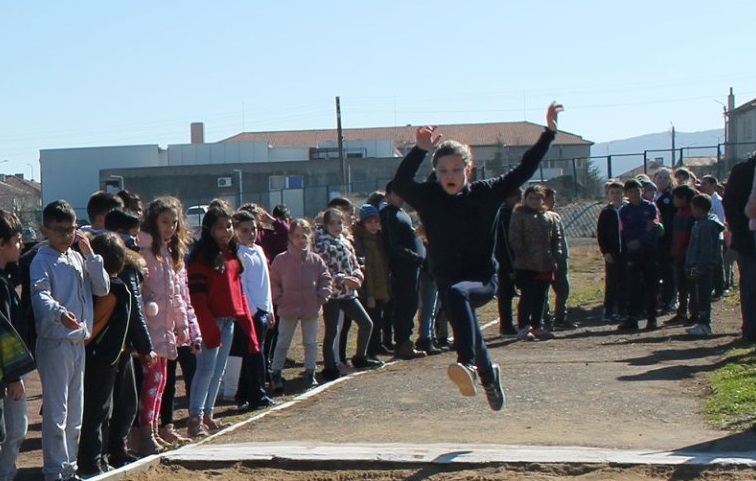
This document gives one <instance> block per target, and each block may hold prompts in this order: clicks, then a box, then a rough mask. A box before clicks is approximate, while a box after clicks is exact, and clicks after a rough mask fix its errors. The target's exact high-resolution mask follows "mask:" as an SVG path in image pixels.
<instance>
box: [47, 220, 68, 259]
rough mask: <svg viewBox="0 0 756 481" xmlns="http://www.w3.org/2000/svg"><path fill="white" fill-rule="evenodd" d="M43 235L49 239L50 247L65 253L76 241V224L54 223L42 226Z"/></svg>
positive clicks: (66, 222)
mask: <svg viewBox="0 0 756 481" xmlns="http://www.w3.org/2000/svg"><path fill="white" fill-rule="evenodd" d="M42 233H43V234H44V235H45V237H47V240H48V241H49V245H50V247H52V248H53V249H55V250H56V251H58V252H65V251H66V250H68V249H69V248H70V247H71V246H72V245H73V243H74V240H75V239H76V224H75V221H70V220H64V221H61V222H55V221H53V222H50V223H49V224H48V225H43V226H42Z"/></svg>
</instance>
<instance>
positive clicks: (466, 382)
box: [446, 362, 478, 396]
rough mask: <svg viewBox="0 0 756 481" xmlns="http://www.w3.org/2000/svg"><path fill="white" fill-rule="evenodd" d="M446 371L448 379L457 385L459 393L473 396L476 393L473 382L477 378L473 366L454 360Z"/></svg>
mask: <svg viewBox="0 0 756 481" xmlns="http://www.w3.org/2000/svg"><path fill="white" fill-rule="evenodd" d="M446 373H447V375H448V376H449V379H451V380H452V382H453V383H454V384H456V385H457V387H458V388H459V392H460V394H462V395H463V396H475V394H476V393H477V389H476V388H475V382H476V381H477V379H478V372H477V370H476V369H475V368H474V367H472V366H465V365H464V364H461V363H458V362H455V363H454V364H450V365H449V368H448V369H447V370H446Z"/></svg>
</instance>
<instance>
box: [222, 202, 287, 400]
mask: <svg viewBox="0 0 756 481" xmlns="http://www.w3.org/2000/svg"><path fill="white" fill-rule="evenodd" d="M233 222H234V231H235V233H236V237H237V239H238V242H239V246H238V249H239V251H238V252H239V257H240V258H241V260H242V267H243V271H242V274H241V283H242V288H243V291H244V296H245V299H246V301H247V305H248V307H249V312H250V313H251V314H252V321H253V323H254V325H255V326H254V327H255V335H256V336H257V340H258V343H259V344H260V347H261V349H260V350H259V351H254V352H250V351H249V338H248V336H247V334H246V332H245V331H244V330H243V329H239V332H237V331H236V329H234V338H235V343H236V344H237V347H236V348H233V347H232V350H234V349H239V350H240V351H241V352H239V354H241V357H242V366H241V370H240V372H239V384H238V385H237V390H236V400H237V405H239V406H240V407H242V408H247V409H257V408H262V407H267V406H272V405H273V404H274V402H273V400H272V399H270V398H269V397H268V393H267V392H266V391H265V379H266V378H267V370H268V366H269V364H270V361H271V360H272V357H273V356H272V354H273V353H272V352H271V353H268V352H266V351H264V350H263V349H262V347H264V345H265V344H264V342H263V340H264V339H265V338H266V335H267V333H268V332H269V331H270V330H272V329H273V328H275V324H276V322H275V319H276V318H275V316H274V314H273V300H272V297H271V292H270V272H269V270H268V259H267V258H266V256H265V252H264V251H263V248H262V247H261V246H259V245H257V244H256V243H255V241H256V240H257V235H258V233H259V232H260V230H259V229H258V228H257V222H256V221H255V217H254V216H253V215H252V214H250V213H249V212H247V211H245V210H240V211H238V212H236V213H235V214H234V215H233ZM286 228H287V229H289V224H288V221H287V227H286ZM240 348H241V349H240Z"/></svg>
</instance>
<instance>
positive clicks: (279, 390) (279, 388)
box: [270, 371, 284, 394]
mask: <svg viewBox="0 0 756 481" xmlns="http://www.w3.org/2000/svg"><path fill="white" fill-rule="evenodd" d="M270 380H271V382H270V384H271V387H272V388H273V392H274V393H276V394H283V392H284V383H283V377H282V376H281V371H272V372H271V373H270Z"/></svg>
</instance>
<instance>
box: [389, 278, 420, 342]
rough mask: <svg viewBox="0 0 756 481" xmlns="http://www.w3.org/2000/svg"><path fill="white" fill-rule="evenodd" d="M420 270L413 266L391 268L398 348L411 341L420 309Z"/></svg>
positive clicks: (393, 318) (395, 339) (392, 318)
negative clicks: (416, 316) (418, 309)
mask: <svg viewBox="0 0 756 481" xmlns="http://www.w3.org/2000/svg"><path fill="white" fill-rule="evenodd" d="M419 274H420V269H418V268H417V267H412V266H400V265H396V264H394V265H392V266H391V293H392V295H393V296H394V297H393V302H392V303H391V304H392V309H393V313H392V316H391V320H392V323H393V325H394V343H395V344H396V345H397V346H398V345H400V344H402V343H405V342H407V341H409V340H410V337H412V328H413V327H414V321H415V315H416V314H417V308H418V303H419V300H418V276H419Z"/></svg>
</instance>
